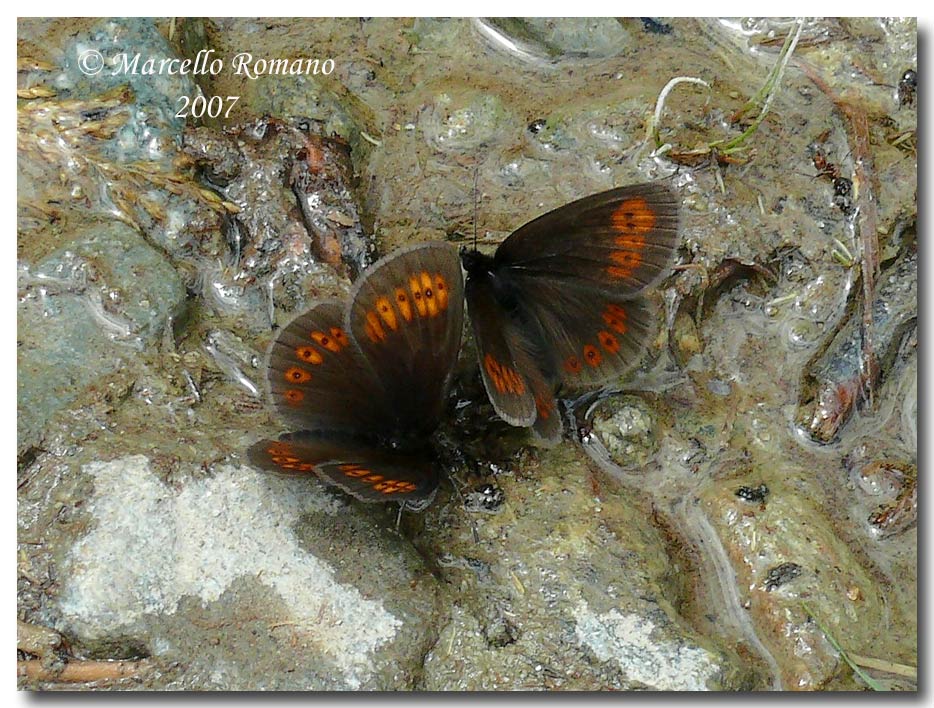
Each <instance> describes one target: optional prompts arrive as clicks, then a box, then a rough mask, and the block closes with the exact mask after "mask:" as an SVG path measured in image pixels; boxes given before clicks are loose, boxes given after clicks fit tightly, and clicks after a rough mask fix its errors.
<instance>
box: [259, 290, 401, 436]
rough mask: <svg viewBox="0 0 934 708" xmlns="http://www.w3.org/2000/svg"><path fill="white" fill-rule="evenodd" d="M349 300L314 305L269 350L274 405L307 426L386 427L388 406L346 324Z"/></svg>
mask: <svg viewBox="0 0 934 708" xmlns="http://www.w3.org/2000/svg"><path fill="white" fill-rule="evenodd" d="M344 309H345V306H344V304H343V303H341V302H339V301H337V300H334V301H326V302H320V303H316V304H313V305H312V306H311V308H310V309H309V310H308V311H307V312H305V313H303V314H301V315H299V316H298V317H296V318H295V319H293V320H292V321H291V322H289V324H287V325H286V326H285V327H284V328H283V329H282V331H281V332H280V333H279V335H278V337H277V338H276V341H275V342H274V343H273V345H272V347H271V349H270V351H269V360H268V366H267V373H266V375H267V380H268V384H269V393H270V397H271V399H272V402H273V404H274V405H275V407H276V409H277V410H278V411H279V413H280V415H281V416H282V417H283V418H284V419H285V420H286V421H288V422H289V423H291V424H293V425H295V426H296V427H298V428H303V429H317V428H324V429H340V428H348V429H352V428H360V429H364V430H374V429H375V431H376V432H378V431H380V430H383V429H386V426H385V425H384V423H383V421H384V420H385V419H386V416H387V415H388V413H387V406H386V405H384V404H383V402H382V401H381V400H380V399H378V398H377V399H375V400H374V399H373V397H372V391H373V389H374V387H375V381H374V379H373V375H372V372H371V371H370V369H369V367H368V366H367V365H366V362H365V361H364V359H363V356H362V354H361V352H360V350H359V348H358V347H357V345H356V343H355V342H354V341H353V339H352V338H351V337H350V336H349V335H348V333H347V330H346V328H345V325H344Z"/></svg>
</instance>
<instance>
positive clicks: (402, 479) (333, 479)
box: [247, 431, 439, 508]
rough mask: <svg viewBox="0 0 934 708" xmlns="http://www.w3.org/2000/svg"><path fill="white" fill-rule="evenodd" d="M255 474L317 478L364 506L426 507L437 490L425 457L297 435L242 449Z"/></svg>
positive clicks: (323, 435)
mask: <svg viewBox="0 0 934 708" xmlns="http://www.w3.org/2000/svg"><path fill="white" fill-rule="evenodd" d="M247 457H248V459H249V461H250V463H251V464H252V465H253V466H254V467H256V468H259V469H261V470H265V471H267V472H274V473H277V474H281V475H287V476H305V475H317V476H318V477H319V478H320V479H322V480H323V481H325V482H327V483H329V484H332V485H334V486H336V487H339V488H340V489H342V490H343V491H345V492H346V493H348V494H350V495H351V496H353V497H355V498H357V499H359V500H360V501H364V502H387V501H400V502H406V503H408V504H410V505H412V506H415V507H417V508H421V507H422V506H423V505H427V504H428V503H429V502H430V501H431V499H432V498H433V497H434V494H435V491H436V490H437V488H438V481H439V477H438V472H437V470H436V469H435V467H434V466H433V465H432V464H431V463H430V462H429V461H428V459H427V458H425V457H421V456H419V455H405V454H401V453H394V452H392V451H387V450H384V449H382V448H379V447H376V446H374V445H371V444H368V443H366V442H364V441H363V440H361V439H360V438H359V437H354V436H349V435H341V434H340V433H335V432H323V431H315V432H310V431H301V432H298V433H287V434H285V435H282V436H280V438H279V439H278V440H261V441H259V442H257V443H255V444H254V445H253V446H252V447H250V448H249V450H248V451H247Z"/></svg>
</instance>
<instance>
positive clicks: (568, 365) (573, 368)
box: [564, 354, 583, 374]
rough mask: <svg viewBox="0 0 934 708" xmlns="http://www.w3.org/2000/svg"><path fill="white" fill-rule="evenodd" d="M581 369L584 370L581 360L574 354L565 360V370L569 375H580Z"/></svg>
mask: <svg viewBox="0 0 934 708" xmlns="http://www.w3.org/2000/svg"><path fill="white" fill-rule="evenodd" d="M581 368H583V364H581V360H580V359H578V358H577V357H576V356H574V355H573V354H572V355H571V356H569V357H568V358H567V359H565V360H564V370H565V371H567V372H568V373H569V374H579V373H580V370H581Z"/></svg>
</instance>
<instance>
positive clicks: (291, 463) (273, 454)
mask: <svg viewBox="0 0 934 708" xmlns="http://www.w3.org/2000/svg"><path fill="white" fill-rule="evenodd" d="M266 452H267V453H268V454H269V459H270V460H272V462H273V463H274V464H275V465H276V466H278V467H281V468H282V469H285V470H293V471H295V472H311V471H313V470H314V468H315V466H314V465H313V464H311V463H310V462H302V461H301V458H298V457H296V456H295V455H292V454H291V450H290V449H289V448H288V447H287V446H286V447H283V446H281V445H279V444H277V443H273V444H272V445H270V446H269V447H268V448H266Z"/></svg>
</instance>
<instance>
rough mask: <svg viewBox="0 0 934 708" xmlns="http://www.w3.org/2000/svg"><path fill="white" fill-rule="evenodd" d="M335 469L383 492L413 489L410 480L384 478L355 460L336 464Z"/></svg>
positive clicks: (409, 490) (410, 490) (411, 490)
mask: <svg viewBox="0 0 934 708" xmlns="http://www.w3.org/2000/svg"><path fill="white" fill-rule="evenodd" d="M337 469H339V470H340V471H341V472H343V473H344V474H345V475H347V476H348V477H353V478H355V479H359V480H360V481H362V482H367V483H368V484H371V485H373V489H375V490H376V491H377V492H382V493H383V494H398V493H400V492H414V491H415V485H414V484H413V483H412V482H409V481H407V480H402V479H386V478H385V477H383V475H381V474H376V473H375V472H373V471H372V470H370V469H368V468H366V467H364V466H363V465H360V464H358V463H356V462H353V463H346V464H343V465H338V466H337Z"/></svg>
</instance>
